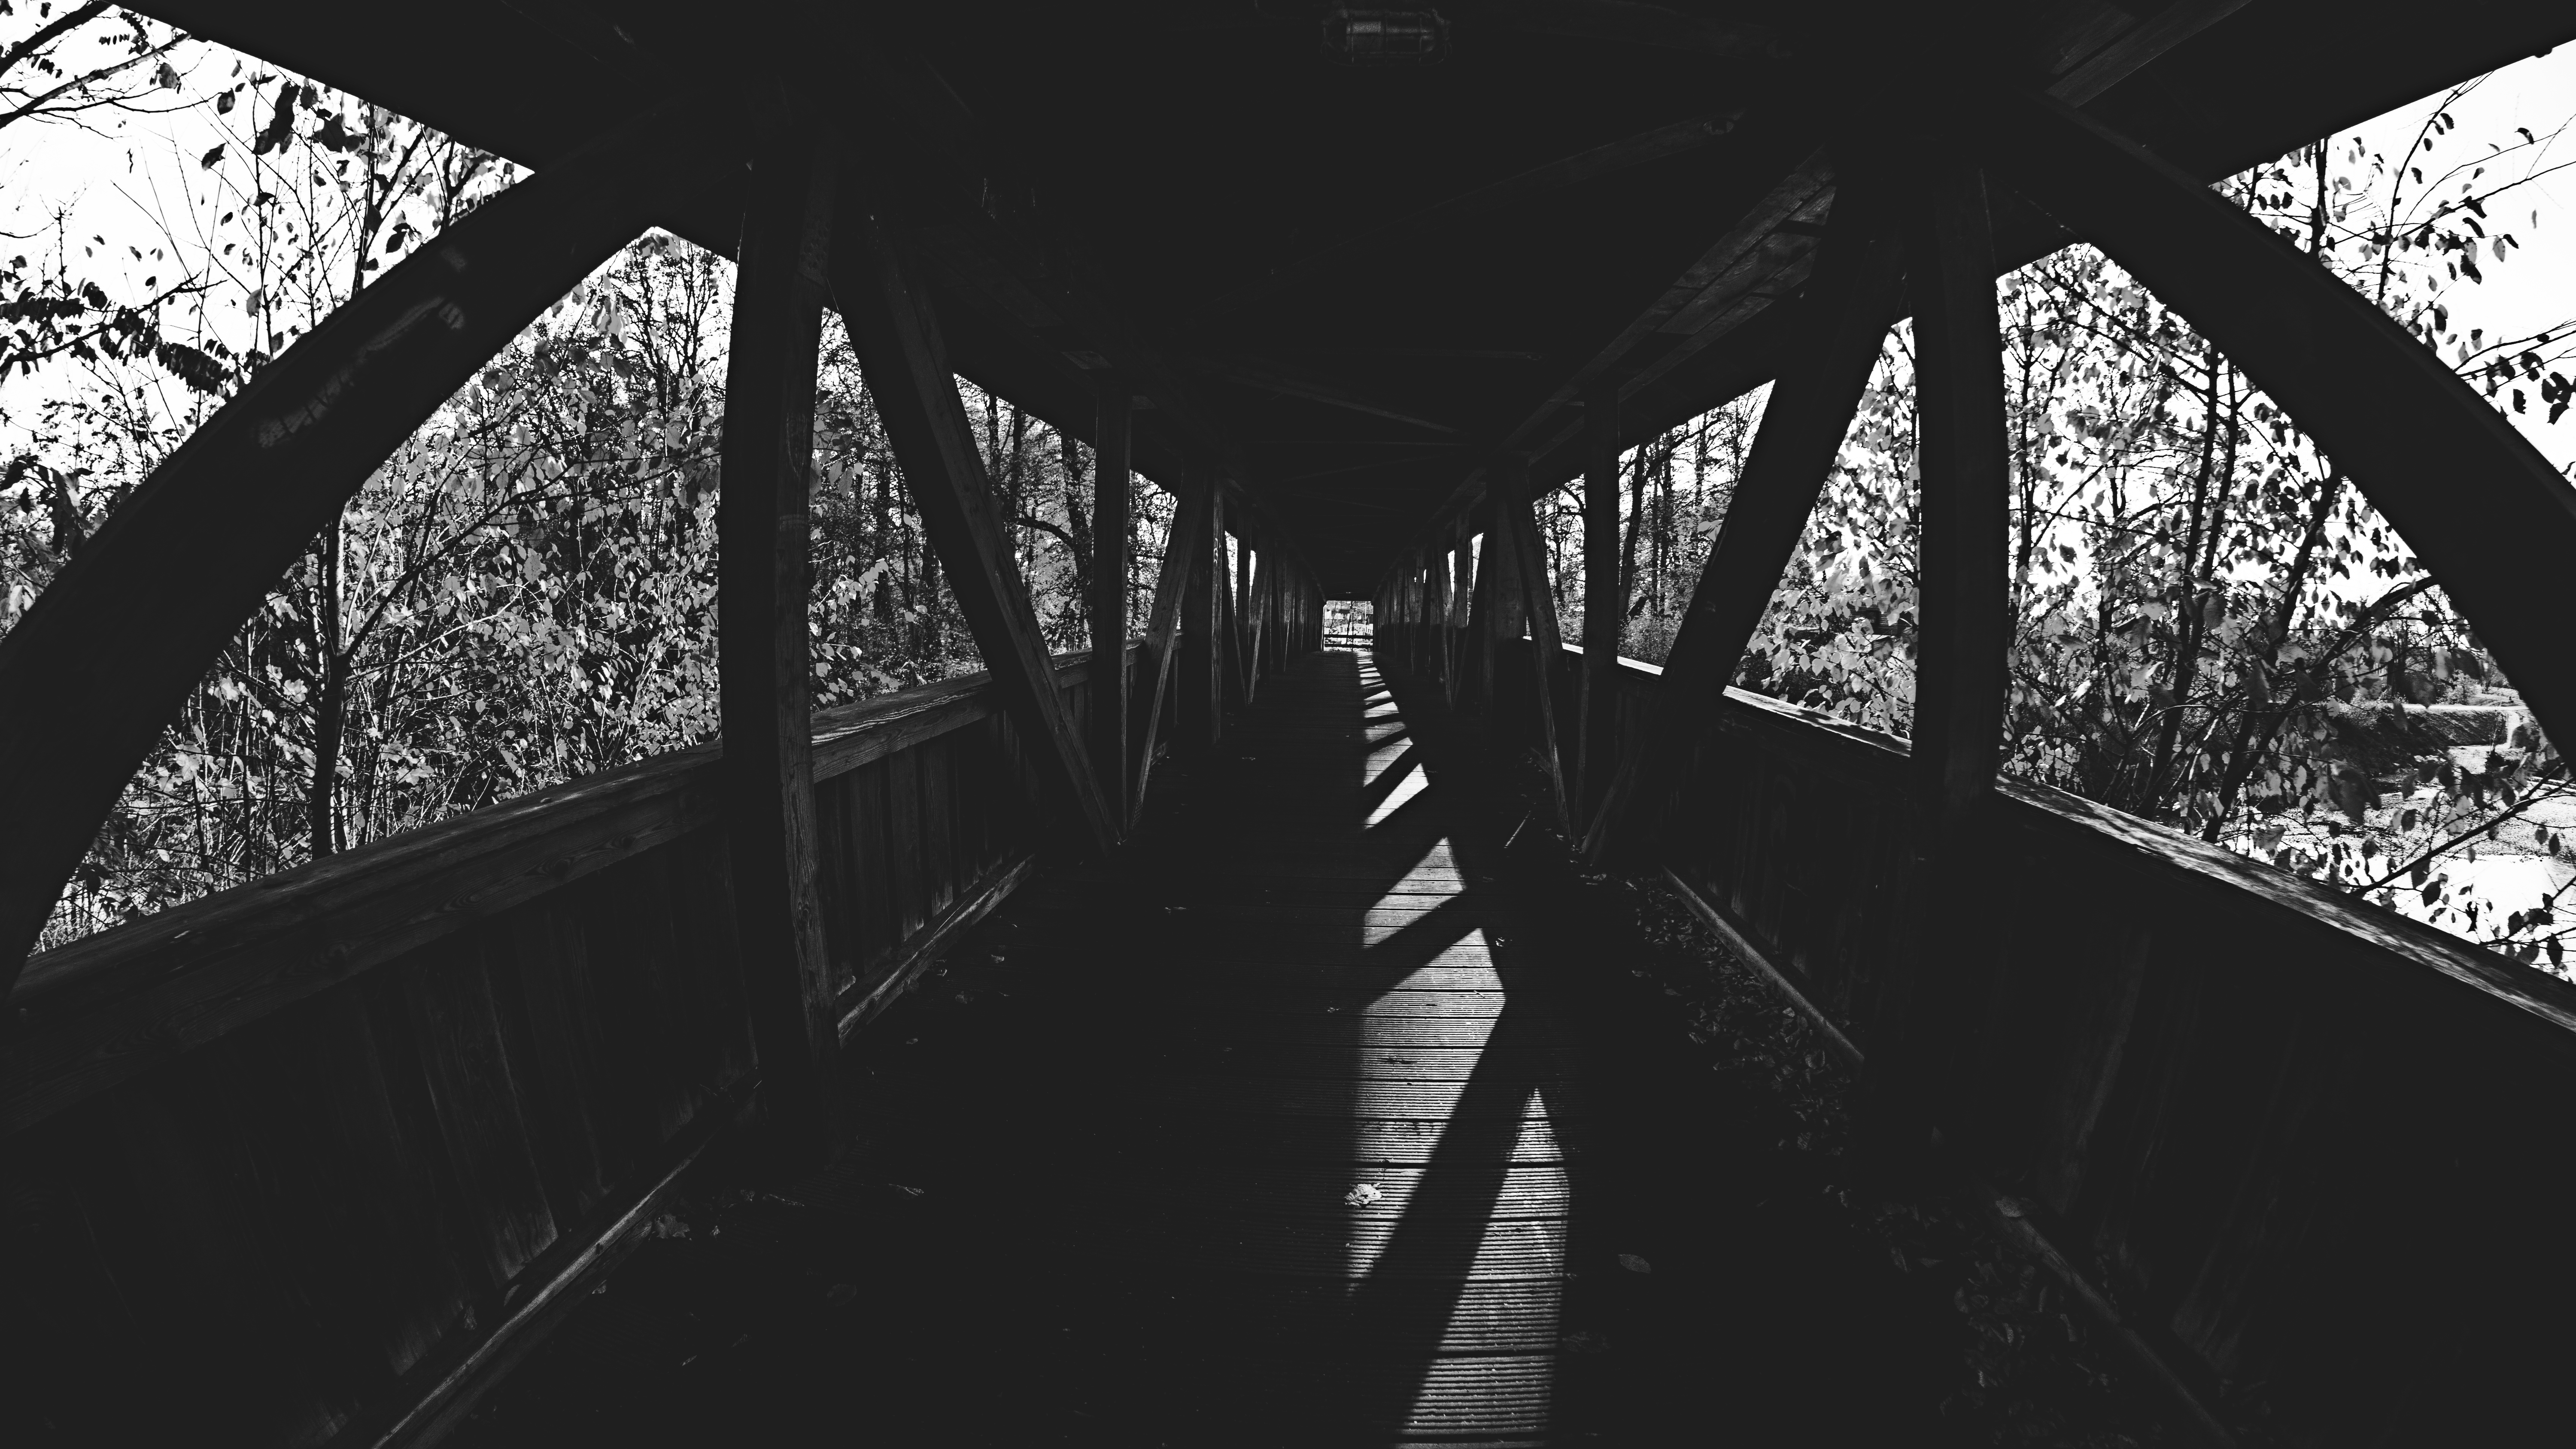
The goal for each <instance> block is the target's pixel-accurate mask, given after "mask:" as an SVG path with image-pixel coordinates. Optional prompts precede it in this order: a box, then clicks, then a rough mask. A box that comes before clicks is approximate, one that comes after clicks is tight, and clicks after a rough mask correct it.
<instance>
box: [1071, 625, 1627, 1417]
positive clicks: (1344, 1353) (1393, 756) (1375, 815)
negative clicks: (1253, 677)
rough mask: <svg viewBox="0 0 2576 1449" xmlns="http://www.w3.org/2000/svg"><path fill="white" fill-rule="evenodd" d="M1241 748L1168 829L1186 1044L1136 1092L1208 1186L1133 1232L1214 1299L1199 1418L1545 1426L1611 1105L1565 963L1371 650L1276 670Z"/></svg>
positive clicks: (1126, 1108)
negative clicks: (1435, 774)
mask: <svg viewBox="0 0 2576 1449" xmlns="http://www.w3.org/2000/svg"><path fill="white" fill-rule="evenodd" d="M1224 757H1225V758H1224V761H1223V763H1222V765H1221V767H1220V768H1219V769H1218V770H1217V771H1215V772H1212V773H1210V774H1207V775H1203V777H1202V779H1201V780H1200V781H1198V782H1197V788H1196V790H1195V791H1194V792H1193V794H1194V798H1195V801H1196V803H1197V808H1196V809H1195V810H1194V811H1193V812H1192V814H1191V816H1190V818H1189V819H1187V820H1186V821H1185V822H1181V824H1180V827H1179V828H1178V829H1176V830H1174V831H1172V832H1171V834H1170V836H1169V837H1167V838H1166V839H1164V840H1162V841H1158V842H1156V847H1157V849H1156V853H1157V855H1158V857H1159V858H1160V861H1161V863H1162V864H1163V866H1164V868H1165V873H1163V874H1161V875H1160V877H1159V878H1160V880H1161V881H1162V882H1163V883H1164V887H1165V889H1166V890H1167V891H1168V893H1169V895H1170V897H1171V898H1170V899H1168V900H1167V901H1165V902H1164V907H1165V911H1166V915H1167V918H1168V920H1167V939H1166V941H1165V943H1164V949H1165V952H1166V960H1167V962H1168V973H1169V974H1168V975H1167V976H1166V978H1165V988H1166V996H1165V1001H1164V1009H1163V1011H1162V1013H1161V1021H1162V1028H1161V1031H1160V1033H1159V1035H1160V1037H1161V1040H1159V1041H1158V1042H1156V1043H1155V1044H1154V1046H1153V1048H1152V1049H1151V1050H1149V1052H1147V1053H1146V1054H1143V1055H1140V1056H1139V1057H1137V1058H1136V1059H1135V1060H1134V1061H1133V1062H1132V1064H1131V1065H1132V1068H1133V1070H1131V1071H1130V1072H1128V1073H1127V1074H1126V1081H1125V1084H1124V1087H1125V1090H1124V1092H1123V1094H1122V1098H1121V1110H1122V1114H1123V1115H1124V1117H1125V1119H1126V1120H1127V1121H1129V1122H1130V1123H1133V1124H1138V1125H1139V1126H1140V1127H1141V1126H1143V1125H1144V1124H1152V1127H1151V1129H1149V1130H1155V1131H1157V1132H1158V1133H1159V1138H1160V1148H1159V1155H1160V1157H1161V1161H1162V1163H1163V1170H1164V1172H1165V1173H1166V1174H1168V1179H1167V1180H1170V1181H1173V1182H1175V1183H1177V1184H1179V1185H1178V1186H1177V1187H1176V1188H1175V1189H1174V1190H1172V1191H1169V1192H1166V1193H1158V1194H1156V1196H1155V1198H1154V1200H1153V1204H1152V1207H1151V1208H1150V1209H1149V1210H1148V1211H1146V1212H1144V1213H1141V1214H1138V1215H1137V1216H1136V1218H1135V1219H1134V1220H1133V1228H1134V1231H1135V1240H1136V1241H1140V1242H1147V1241H1150V1242H1154V1243H1157V1244H1159V1245H1161V1255H1162V1260H1163V1263H1164V1272H1165V1276H1166V1277H1167V1278H1168V1279H1169V1280H1170V1281H1169V1282H1168V1283H1167V1285H1166V1286H1167V1288H1168V1289H1169V1292H1168V1295H1167V1296H1168V1297H1170V1298H1171V1299H1172V1301H1175V1302H1181V1301H1186V1300H1188V1299H1191V1298H1198V1299H1200V1300H1202V1302H1203V1303H1204V1310H1203V1316H1202V1317H1201V1319H1200V1322H1201V1323H1202V1324H1203V1325H1204V1326H1205V1327H1206V1328H1207V1329H1209V1330H1211V1331H1210V1332H1209V1334H1208V1337H1207V1339H1206V1340H1205V1341H1206V1343H1207V1344H1208V1345H1209V1347H1208V1348H1207V1349H1205V1350H1204V1351H1202V1352H1200V1353H1199V1354H1198V1355H1196V1364H1195V1369H1194V1373H1193V1375H1192V1378H1193V1381H1194V1385H1195V1389H1196V1392H1195V1393H1194V1395H1193V1397H1194V1398H1196V1399H1198V1400H1199V1403H1200V1405H1201V1407H1202V1416H1200V1417H1199V1418H1198V1424H1199V1426H1200V1427H1201V1428H1202V1429H1204V1430H1208V1431H1213V1430H1214V1429H1215V1427H1216V1425H1217V1423H1219V1422H1222V1421H1231V1423H1232V1424H1234V1425H1236V1426H1239V1427H1238V1429H1237V1432H1239V1433H1250V1434H1253V1435H1255V1436H1258V1435H1260V1434H1276V1435H1279V1436H1281V1437H1285V1438H1290V1439H1296V1440H1303V1441H1311V1442H1324V1443H1354V1444H1357V1443H1403V1442H1412V1441H1434V1440H1436V1441H1442V1442H1457V1441H1460V1440H1462V1439H1463V1440H1467V1441H1471V1442H1472V1441H1482V1442H1497V1443H1501V1442H1538V1441H1541V1440H1543V1439H1545V1438H1546V1437H1547V1436H1548V1434H1549V1431H1550V1427H1551V1422H1552V1416H1553V1412H1554V1408H1555V1398H1556V1394H1555V1380H1556V1372H1555V1370H1556V1355H1557V1353H1558V1350H1559V1339H1560V1336H1561V1335H1560V1328H1561V1324H1560V1322H1559V1318H1560V1313H1561V1309H1562V1306H1563V1300H1564V1289H1565V1277H1566V1247H1567V1235H1568V1229H1569V1223H1568V1211H1569V1206H1570V1194H1569V1191H1568V1177H1567V1173H1568V1166H1567V1145H1566V1141H1565V1135H1564V1134H1565V1131H1566V1129H1568V1128H1570V1127H1571V1126H1572V1124H1573V1123H1574V1122H1575V1121H1576V1119H1577V1118H1578V1117H1579V1114H1580V1113H1581V1112H1582V1110H1583V1103H1582V1092H1581V1088H1582V1083H1581V1081H1580V1074H1579V1070H1578V1060H1579V1054H1578V1053H1577V1051H1576V1050H1575V1047H1576V1039H1575V1037H1576V1034H1575V1032H1574V1030H1573V1029H1572V1027H1571V1026H1570V1025H1569V1023H1568V1022H1567V1021H1566V1020H1565V1019H1564V1012H1563V1006H1564V1002H1563V997H1562V993H1560V992H1559V991H1557V990H1556V980H1555V974H1554V973H1555V969H1556V968H1555V967H1554V966H1553V965H1552V964H1551V963H1549V962H1547V961H1545V960H1543V959H1538V958H1537V957H1536V955H1535V953H1534V952H1532V951H1530V950H1528V949H1526V948H1523V947H1522V946H1520V945H1519V944H1518V942H1519V941H1520V940H1521V938H1522V937H1523V936H1524V935H1525V932H1524V931H1523V929H1522V923H1521V922H1519V921H1517V920H1516V919H1515V918H1514V915H1513V912H1512V909H1511V904H1510V902H1509V901H1508V900H1506V899H1504V898H1503V896H1502V895H1501V893H1499V892H1497V891H1495V890H1493V889H1491V888H1490V887H1489V885H1488V884H1487V883H1488V882H1489V881H1490V880H1492V879H1493V877H1492V875H1491V873H1490V871H1489V870H1486V869H1480V860H1479V854H1480V852H1482V851H1486V850H1488V849H1489V847H1488V846H1487V844H1486V843H1485V842H1483V841H1480V840H1475V839H1472V838H1462V835H1461V832H1460V831H1459V830H1457V829H1455V828H1454V826H1455V825H1456V824H1457V823H1458V822H1456V821H1454V820H1452V819H1451V818H1449V815H1448V813H1447V812H1444V811H1443V810H1442V809H1441V808H1440V803H1439V801H1437V800H1436V799H1435V798H1434V793H1433V792H1432V791H1431V790H1430V788H1429V775H1428V774H1427V772H1426V771H1425V768H1424V760H1423V753H1422V747H1421V745H1420V743H1419V742H1418V741H1417V740H1415V739H1414V738H1413V737H1412V733H1411V731H1410V729H1409V728H1408V726H1407V724H1406V721H1405V720H1404V718H1403V717H1402V715H1401V713H1400V712H1399V711H1398V710H1397V708H1396V705H1395V701H1394V698H1393V696H1392V695H1391V693H1390V692H1389V691H1388V689H1387V687H1386V683H1385V681H1384V680H1383V679H1382V678H1380V677H1379V675H1378V673H1377V671H1376V669H1375V668H1374V666H1373V665H1371V664H1369V663H1368V662H1367V661H1366V659H1365V657H1364V656H1354V655H1347V654H1332V655H1324V656H1319V657H1317V658H1314V659H1312V660H1310V661H1307V662H1306V663H1305V664H1304V665H1302V666H1301V667H1299V668H1297V669H1295V670H1293V671H1291V672H1289V673H1287V674H1285V675H1282V676H1281V677H1279V678H1276V679H1274V680H1272V681H1270V682H1269V683H1268V684H1267V685H1266V686H1265V687H1264V689H1263V692H1262V694H1261V696H1260V697H1259V699H1258V701H1257V702H1256V705H1255V707H1254V708H1252V709H1251V710H1248V711H1246V712H1245V713H1244V714H1243V715H1242V716H1240V717H1239V719H1238V721H1237V724H1236V728H1235V729H1234V731H1233V733H1232V734H1231V735H1229V737H1228V739H1227V741H1226V749H1225V751H1224ZM1227 1343H1232V1344H1236V1345H1240V1349H1241V1351H1240V1352H1237V1353H1231V1354H1230V1353H1228V1352H1225V1351H1224V1350H1223V1348H1222V1347H1221V1345H1224V1344H1227ZM1244 1442H1250V1441H1249V1440H1246V1441H1244Z"/></svg>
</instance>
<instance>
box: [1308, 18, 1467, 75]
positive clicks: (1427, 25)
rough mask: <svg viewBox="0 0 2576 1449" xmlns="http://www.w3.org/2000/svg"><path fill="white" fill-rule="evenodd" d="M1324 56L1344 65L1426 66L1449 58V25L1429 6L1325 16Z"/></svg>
mask: <svg viewBox="0 0 2576 1449" xmlns="http://www.w3.org/2000/svg"><path fill="white" fill-rule="evenodd" d="M1324 53H1325V54H1326V55H1329V56H1331V57H1333V58H1334V59H1335V60H1338V61H1340V62H1342V63H1343V64H1344V65H1429V64H1431V63H1432V62H1434V61H1439V60H1446V59H1448V56H1449V22H1448V21H1446V20H1444V19H1442V18H1441V16H1440V12H1439V11H1437V10H1433V9H1431V8H1430V7H1428V6H1422V7H1418V8H1408V9H1369V10H1363V9H1357V8H1354V7H1350V6H1342V5H1336V6H1334V7H1333V8H1332V9H1330V10H1327V11H1325V12H1324Z"/></svg>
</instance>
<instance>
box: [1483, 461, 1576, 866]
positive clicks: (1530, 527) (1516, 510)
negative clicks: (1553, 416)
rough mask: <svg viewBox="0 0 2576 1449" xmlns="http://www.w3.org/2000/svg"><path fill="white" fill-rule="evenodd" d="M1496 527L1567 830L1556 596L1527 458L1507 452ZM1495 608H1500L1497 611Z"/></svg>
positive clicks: (1560, 823) (1545, 754) (1542, 743)
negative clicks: (1515, 578)
mask: <svg viewBox="0 0 2576 1449" xmlns="http://www.w3.org/2000/svg"><path fill="white" fill-rule="evenodd" d="M1489 491H1491V492H1492V493H1493V495H1494V514H1495V521H1496V523H1497V525H1498V526H1499V527H1500V528H1501V529H1502V530H1503V531H1504V532H1505V533H1507V534H1509V535H1510V538H1509V541H1508V544H1507V546H1508V547H1509V548H1510V549H1511V550H1512V567H1513V572H1515V573H1516V574H1518V575H1519V576H1520V602H1521V611H1522V616H1523V619H1524V620H1525V621H1526V622H1527V624H1528V628H1529V638H1530V671H1529V678H1530V684H1531V694H1532V695H1533V696H1534V699H1533V704H1532V708H1533V710H1534V711H1535V714H1536V717H1537V720H1538V747H1539V755H1540V758H1541V761H1542V762H1543V763H1544V764H1545V765H1546V767H1547V780H1548V792H1549V798H1550V801H1551V802H1552V803H1553V804H1554V806H1555V808H1556V826H1557V829H1559V830H1560V831H1564V832H1566V833H1567V834H1568V835H1571V834H1572V833H1573V829H1574V825H1573V817H1572V814H1571V813H1570V812H1569V810H1568V809H1567V800H1566V791H1565V751H1564V749H1563V748H1562V747H1561V746H1560V745H1559V743H1558V740H1557V728H1556V685H1555V681H1556V678H1557V675H1558V674H1559V673H1560V672H1561V671H1562V670H1563V669H1564V668H1565V663H1564V660H1565V646H1564V642H1563V640H1562V638H1561V637H1560V636H1559V635H1558V633H1557V619H1556V594H1555V591H1554V590H1552V589H1550V588H1549V587H1548V579H1547V555H1546V554H1545V553H1543V552H1542V551H1541V550H1540V548H1539V542H1538V518H1537V516H1536V514H1534V513H1533V512H1532V511H1531V509H1530V501H1529V460H1528V459H1527V458H1526V457H1524V456H1522V455H1520V454H1518V453H1507V454H1505V455H1503V457H1502V458H1501V459H1499V460H1497V462H1496V464H1495V476H1494V483H1493V486H1492V488H1491V489H1490V490H1489ZM1497 612H1500V611H1497Z"/></svg>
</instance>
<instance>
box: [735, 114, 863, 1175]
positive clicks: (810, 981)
mask: <svg viewBox="0 0 2576 1449" xmlns="http://www.w3.org/2000/svg"><path fill="white" fill-rule="evenodd" d="M838 169H839V168H838V165H837V163H836V161H835V158H834V156H833V153H832V149H831V147H830V146H829V145H828V144H824V143H823V142H822V141H821V139H820V138H818V136H817V134H816V133H814V132H813V131H810V130H807V129H804V128H802V127H796V128H793V129H784V130H782V131H780V132H779V133H777V134H775V135H772V136H769V137H766V138H764V139H763V141H762V143H761V145H760V146H759V148H758V149H757V150H756V151H755V152H754V154H753V157H752V165H751V177H750V181H749V182H748V184H747V186H746V188H745V199H744V205H743V236H742V252H741V255H740V257H739V258H738V260H737V262H736V266H735V276H736V281H735V287H734V308H733V332H732V337H731V346H730V348H729V349H728V351H727V353H726V358H727V362H726V371H725V414H724V438H723V457H722V468H721V471H722V481H723V487H722V489H721V490H720V493H719V496H718V500H717V505H716V533H717V539H718V543H719V545H720V546H719V550H718V566H717V571H716V572H717V582H716V598H717V608H718V617H719V621H720V622H719V630H718V634H717V648H716V658H717V664H718V673H719V675H720V676H721V684H720V687H719V690H718V695H719V699H720V701H721V704H722V715H723V728H724V737H725V741H726V745H727V748H726V750H725V756H724V760H723V763H722V764H721V765H720V766H719V770H720V771H721V776H722V780H723V788H722V797H723V816H724V830H725V840H726V844H727V847H728V849H729V851H730V853H731V857H732V861H731V863H732V879H733V905H734V917H735V922H734V930H735V934H736V936H737V937H738V938H739V939H740V941H741V943H742V948H743V953H744V957H745V959H746V960H747V961H748V962H749V963H750V967H751V984H752V995H751V1002H752V1029H753V1035H754V1038H755V1039H756V1040H757V1041H758V1042H759V1044H760V1056H761V1070H762V1076H763V1079H764V1081H765V1083H766V1086H767V1090H768V1099H769V1106H770V1108H771V1110H772V1112H773V1113H774V1114H775V1115H774V1117H773V1119H772V1122H771V1124H770V1125H771V1127H772V1129H773V1137H774V1143H775V1145H776V1146H778V1147H779V1148H781V1149H782V1150H790V1151H798V1152H808V1153H825V1152H830V1151H833V1150H836V1148H837V1147H838V1145H839V1143H840V1141H841V1136H842V1134H841V1130H840V1122H839V1119H838V1102H839V1093H838V1092H837V1091H836V1090H835V1089H834V1086H833V1080H834V1071H833V1059H834V1055H835V1052H836V1050H837V1048H838V1047H839V1038H838V1037H837V1036H835V1035H834V1033H833V1031H832V968H831V961H830V958H829V955H828V953H827V950H826V947H825V945H824V941H823V920H822V916H823V907H822V902H821V901H820V900H819V899H818V896H817V887H816V883H815V870H816V864H817V862H816V848H815V824H814V759H813V748H814V736H813V729H812V722H811V716H812V714H813V706H812V698H813V683H814V682H813V658H812V649H813V645H812V640H811V638H810V636H809V624H808V620H807V618H806V609H807V600H808V599H809V598H810V596H811V595H812V593H813V589H812V584H811V580H810V578H809V577H808V576H809V574H810V572H811V567H810V564H809V562H808V558H807V554H808V550H809V548H810V542H811V537H812V533H813V527H812V521H811V517H810V505H809V500H808V497H807V494H808V492H809V490H810V486H811V483H812V479H811V477H810V476H809V475H810V473H811V470H812V467H813V457H814V389H815V373H814V370H815V366H816V363H817V360H818V358H819V356H820V351H821V345H822V330H823V298H824V295H825V293H826V291H827V290H828V288H829V285H830V277H829V271H830V267H831V254H832V190H833V185H834V182H835V180H836V178H837V173H838Z"/></svg>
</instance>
